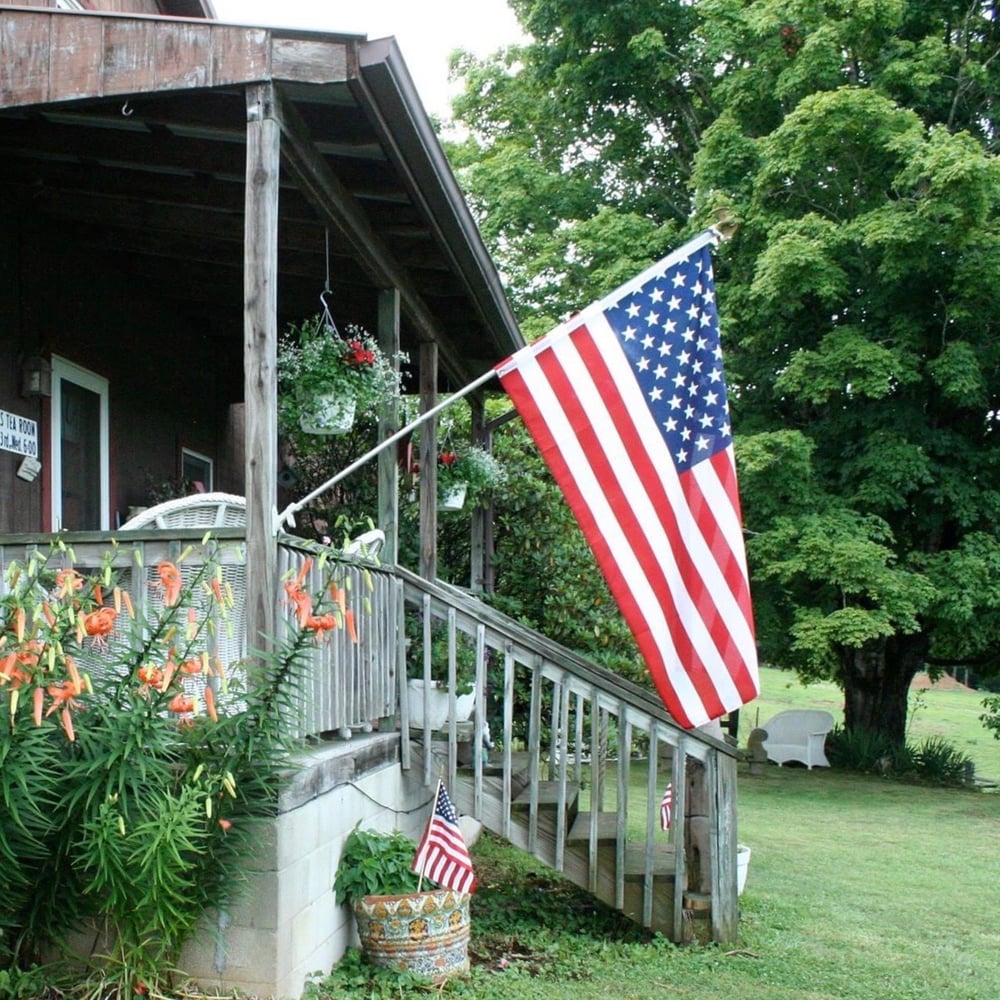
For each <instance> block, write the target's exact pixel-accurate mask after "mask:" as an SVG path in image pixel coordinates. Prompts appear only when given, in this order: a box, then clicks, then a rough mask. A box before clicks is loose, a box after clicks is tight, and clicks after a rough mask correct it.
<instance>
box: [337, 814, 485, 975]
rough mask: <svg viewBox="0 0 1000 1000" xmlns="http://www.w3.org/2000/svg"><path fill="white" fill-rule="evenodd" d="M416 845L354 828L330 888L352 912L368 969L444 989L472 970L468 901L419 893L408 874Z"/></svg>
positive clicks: (433, 891)
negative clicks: (412, 977)
mask: <svg viewBox="0 0 1000 1000" xmlns="http://www.w3.org/2000/svg"><path fill="white" fill-rule="evenodd" d="M416 852H417V845H416V843H415V842H414V841H413V840H412V839H411V838H409V837H407V836H406V835H405V834H403V833H400V832H399V831H398V830H397V831H393V832H392V833H379V832H376V831H374V830H362V829H360V828H359V827H355V828H354V829H353V830H352V831H351V833H350V834H349V835H348V837H347V840H345V841H344V847H343V850H342V851H341V854H340V862H339V863H338V865H337V871H336V874H335V877H334V882H333V891H334V897H335V899H336V901H337V902H338V903H347V904H349V905H350V906H351V908H352V909H353V911H354V917H355V920H356V921H357V925H358V938H359V940H360V942H361V950H362V952H364V954H365V955H366V956H367V958H368V960H369V961H370V962H372V964H373V965H379V966H384V967H387V968H394V969H399V970H405V971H409V972H412V973H415V974H416V975H419V976H423V977H425V978H427V979H430V980H432V981H433V982H435V983H441V982H443V981H444V980H445V979H447V978H448V977H449V976H453V975H455V974H456V973H460V972H467V971H468V969H469V926H470V924H469V894H468V893H464V892H456V891H454V890H453V889H437V888H433V887H430V886H427V887H426V888H424V886H423V885H422V883H421V880H420V878H419V876H418V875H417V874H416V873H415V872H414V871H413V870H412V865H413V861H414V858H415V856H416Z"/></svg>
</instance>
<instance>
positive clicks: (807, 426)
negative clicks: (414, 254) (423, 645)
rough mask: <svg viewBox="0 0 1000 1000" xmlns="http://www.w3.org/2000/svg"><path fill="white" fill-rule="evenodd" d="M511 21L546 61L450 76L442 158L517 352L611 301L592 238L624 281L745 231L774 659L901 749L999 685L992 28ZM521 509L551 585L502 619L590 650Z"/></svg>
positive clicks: (749, 367) (998, 177)
mask: <svg viewBox="0 0 1000 1000" xmlns="http://www.w3.org/2000/svg"><path fill="white" fill-rule="evenodd" d="M513 6H514V9H515V11H516V13H517V14H518V16H519V18H520V19H521V22H522V24H523V26H524V27H525V28H526V30H527V31H528V32H529V33H530V34H531V36H532V39H533V41H532V42H531V43H529V44H528V45H527V46H524V47H522V48H519V49H517V50H516V51H508V52H505V53H502V54H500V55H498V56H497V58H495V59H491V60H485V61H482V62H477V61H475V60H473V59H471V58H469V57H467V56H466V57H462V58H461V59H460V60H459V61H458V63H457V64H456V68H457V70H458V75H459V76H460V77H461V78H463V79H464V80H465V81H466V85H467V86H466V90H465V93H464V94H463V95H462V97H461V98H460V99H459V100H458V101H457V102H456V105H455V108H456V112H457V116H458V119H459V121H460V122H461V123H462V124H463V125H465V126H466V127H467V128H468V130H469V135H468V138H467V140H466V141H465V142H464V143H463V145H462V146H461V148H459V149H456V150H455V158H456V163H457V164H458V167H459V172H460V178H461V179H462V181H463V183H465V184H466V185H467V187H468V189H469V190H470V191H471V193H472V196H473V199H474V202H475V204H476V208H477V213H478V215H479V217H480V218H481V220H482V222H483V228H484V233H485V235H486V238H487V240H488V241H489V242H490V244H491V246H492V247H493V248H495V250H496V253H497V255H498V258H499V259H500V261H501V264H502V267H503V270H504V272H505V273H506V274H508V275H509V276H510V283H511V286H512V293H513V297H514V301H515V304H516V306H517V308H518V310H519V313H520V318H521V319H522V322H523V325H524V328H525V329H526V330H529V331H531V332H532V333H533V332H535V331H536V330H537V331H538V332H542V330H543V329H544V328H545V327H546V325H551V324H552V322H553V321H554V320H558V319H561V318H563V317H564V316H566V315H569V314H571V313H572V312H573V311H575V310H577V309H580V308H581V307H583V306H584V305H585V304H587V303H589V302H591V301H593V300H595V299H597V298H598V297H599V296H600V295H601V294H602V293H604V292H606V291H608V290H609V289H610V288H611V287H613V283H612V277H613V275H612V268H610V267H605V266H603V260H602V259H601V258H600V257H599V255H598V254H597V252H596V250H595V246H596V240H590V239H582V238H581V234H583V233H585V232H586V230H587V228H588V227H590V226H592V227H593V230H592V231H593V235H594V236H595V237H596V236H598V234H600V236H601V237H604V238H605V239H606V242H607V246H608V247H609V248H610V249H611V253H612V255H614V256H616V257H617V258H618V259H620V261H621V263H622V265H623V266H624V267H627V268H629V269H630V271H631V273H637V272H638V271H639V270H640V269H641V267H642V266H643V265H644V264H646V263H648V262H650V261H651V260H653V259H655V258H656V257H657V256H660V255H661V254H662V253H663V252H664V251H665V250H666V249H668V248H671V247H672V246H675V245H676V244H677V243H679V242H680V240H681V238H682V237H683V235H684V234H685V233H687V232H689V231H690V229H692V228H694V227H695V226H697V225H699V224H702V225H703V224H704V223H706V222H710V221H714V219H715V217H716V213H717V212H718V211H719V210H724V211H725V212H726V213H728V215H729V216H730V218H732V219H733V220H735V221H736V222H737V223H738V225H739V228H738V230H737V232H736V234H735V236H734V237H733V238H732V239H731V240H730V241H729V242H728V243H726V244H724V245H723V246H721V247H720V248H719V250H718V252H717V255H716V276H717V283H718V295H719V302H720V312H721V316H722V322H723V345H724V348H725V351H726V368H727V381H728V383H729V389H730V392H729V398H730V402H731V405H732V409H733V426H734V429H735V433H736V435H737V437H736V451H737V460H738V467H739V472H740V481H741V492H742V500H743V511H744V515H745V519H746V524H747V528H748V531H749V538H750V550H751V551H750V553H749V558H750V567H751V588H752V592H753V597H754V605H755V615H756V619H757V638H758V642H759V645H760V648H761V652H762V654H763V656H764V658H765V659H766V660H768V661H771V662H776V663H780V664H782V665H786V666H795V667H796V668H798V669H800V670H802V671H803V672H804V673H805V674H806V675H807V676H811V677H820V676H826V677H830V678H835V679H836V680H837V681H838V682H839V683H840V684H841V685H842V686H843V687H844V688H845V690H846V692H847V694H848V700H847V703H848V717H847V719H846V724H847V727H848V728H849V729H850V728H854V727H855V726H857V727H858V728H861V729H864V728H875V729H880V730H883V731H885V732H886V733H888V734H889V736H890V738H891V739H892V740H893V741H894V742H895V743H896V744H898V745H902V743H903V742H904V736H905V732H904V730H905V698H902V697H901V696H900V693H901V692H905V690H906V687H907V684H908V681H909V679H910V678H911V677H912V676H913V674H914V673H915V672H917V671H918V670H920V669H922V667H923V666H924V665H925V664H927V663H931V664H933V665H934V666H939V667H943V666H947V665H953V666H958V665H964V666H969V667H972V668H974V669H975V670H976V672H977V674H978V675H980V676H981V677H984V678H985V677H987V676H989V675H991V674H994V675H995V674H997V673H998V672H1000V657H998V655H997V650H998V649H1000V617H998V613H997V600H998V598H997V595H998V594H1000V563H998V562H997V561H996V559H995V550H996V548H997V543H998V536H997V528H996V525H997V524H998V523H1000V458H998V451H997V448H996V442H995V437H996V434H997V431H998V416H997V415H998V413H1000V395H998V393H1000V383H998V381H997V378H996V372H997V371H998V368H1000V342H998V340H997V338H996V337H995V335H994V332H993V331H994V330H995V328H996V327H997V325H998V324H1000V305H998V303H997V300H996V296H995V295H992V294H991V289H992V288H993V287H995V286H996V284H997V283H998V282H1000V238H998V237H997V235H996V232H997V225H996V215H997V208H998V205H1000V161H998V160H997V158H996V156H995V143H996V136H997V134H998V123H997V121H996V114H995V109H996V106H997V98H998V96H1000V59H998V58H997V57H998V55H1000V27H998V21H997V18H996V16H995V11H994V9H993V6H992V5H990V4H984V3H964V2H962V0H934V2H932V3H931V2H925V0H891V2H874V0H872V2H864V3H851V4H847V3H828V4H816V3H813V2H811V0H794V2H788V0H758V2H755V3H752V4H748V3H745V2H744V0H699V2H697V3H687V2H683V0H667V2H662V0H657V2H653V0H648V2H647V0H643V2H639V3H635V2H631V3H625V2H615V3H603V2H598V0H574V2H572V3H571V2H569V0H518V2H516V3H515V4H514V5H513ZM636 217H638V218H639V219H641V220H642V223H641V225H637V224H636V223H635V219H636ZM643 232H645V233H646V237H645V238H643V235H642V234H643ZM622 236H627V237H628V240H629V241H630V243H629V245H624V241H622V239H621V237H622ZM665 244H666V245H665ZM595 263H597V264H599V265H600V266H597V267H596V268H595V267H594V266H593V265H594V264H595ZM616 276H617V275H616ZM530 475H531V473H529V476H530ZM529 481H530V479H529ZM511 492H512V493H515V490H512V491H511ZM536 493H537V490H536ZM511 500H512V503H511V508H512V509H511V514H512V518H513V517H523V518H524V519H525V521H526V522H530V523H531V524H532V525H533V526H534V527H535V528H536V529H538V530H540V531H541V532H542V535H543V537H542V540H541V544H542V546H543V547H544V548H543V550H542V551H547V549H548V547H549V546H550V545H551V551H552V556H553V558H552V561H553V563H554V564H555V565H554V566H545V565H541V563H542V562H543V561H544V557H543V556H541V555H537V556H536V554H535V553H533V552H532V550H531V547H530V546H525V545H521V546H520V548H518V549H517V550H516V551H513V552H511V553H509V555H510V560H511V563H510V568H509V570H505V571H504V572H505V573H506V574H507V579H506V582H507V583H509V584H512V585H513V588H512V590H511V591H510V592H509V593H510V594H511V595H514V594H516V595H517V596H516V598H514V597H511V598H510V600H511V605H512V608H513V609H514V612H515V613H516V614H518V615H519V616H520V617H523V618H525V619H527V620H534V621H535V623H536V624H538V625H539V626H540V627H542V628H547V627H548V624H549V622H550V621H551V623H552V624H553V625H555V627H556V628H558V629H561V637H562V638H563V641H567V644H568V645H570V646H573V647H574V648H580V649H583V648H587V649H589V650H590V651H593V650H594V647H595V645H599V643H595V642H594V636H595V635H596V633H595V631H594V628H595V627H597V628H600V629H601V631H603V630H604V629H603V626H604V623H600V624H598V623H597V622H596V618H597V617H598V616H599V614H600V612H599V611H598V615H593V614H592V613H591V612H592V611H593V610H594V608H595V605H594V604H591V603H589V601H588V598H592V599H593V600H594V601H600V600H601V598H600V597H599V596H598V592H599V588H598V587H594V588H593V590H592V591H591V590H590V588H589V581H587V583H586V584H584V583H582V576H583V574H584V573H585V572H586V570H585V569H584V564H585V561H586V560H585V559H584V558H583V557H580V556H578V555H575V554H573V553H571V552H570V551H569V550H570V548H571V547H572V546H573V545H576V546H577V547H579V546H580V541H579V537H578V536H576V535H575V534H573V529H571V528H566V530H563V529H564V524H563V522H562V520H561V518H562V514H561V513H559V501H557V500H554V499H547V498H545V497H544V496H539V501H538V503H539V506H537V507H536V506H534V502H533V501H532V500H530V499H529V496H528V493H527V491H525V492H524V493H523V494H521V493H519V492H518V493H515V495H514V496H513V497H511ZM542 510H544V511H545V513H544V514H542V513H540V511H542ZM501 516H502V515H501ZM549 524H552V525H553V536H555V535H556V534H557V533H558V534H559V537H551V538H549V537H545V529H546V527H547V526H548V525H549ZM505 528H506V524H505ZM514 533H515V534H516V529H515V530H514ZM567 542H568V544H567ZM501 544H502V543H501ZM506 555H507V553H505V556H506ZM576 559H579V563H578V564H576V565H578V566H579V570H580V572H579V573H576V572H574V560H576ZM501 565H502V564H501ZM552 570H554V571H555V572H554V574H553V576H552V579H553V580H554V584H555V585H554V586H553V588H552V592H548V593H542V592H541V591H542V589H543V588H542V587H541V585H540V584H535V585H533V584H532V579H531V577H532V574H534V576H535V578H536V579H537V580H539V581H541V580H545V581H548V579H549V576H547V573H549V572H551V571H552ZM501 592H502V593H506V592H504V591H501ZM564 597H565V603H564V604H563V598H564ZM504 599H508V598H506V597H505V598H504ZM560 604H562V605H563V606H562V607H561V608H558V605H560ZM550 610H551V611H552V612H553V613H552V614H551V615H550V613H549V612H550ZM560 611H561V613H559V612H560ZM609 618H610V616H609V615H606V616H605V619H606V620H607V619H609ZM604 635H605V636H608V637H609V638H610V640H611V641H610V642H609V644H608V646H607V647H606V652H607V654H608V656H609V658H610V659H611V660H612V661H614V662H616V663H617V662H618V661H620V660H621V659H622V658H623V657H622V655H621V654H622V651H624V650H625V649H626V648H627V640H625V641H623V643H622V644H621V645H619V643H618V638H619V637H618V636H617V635H615V633H614V630H613V629H612V630H611V631H610V632H604Z"/></svg>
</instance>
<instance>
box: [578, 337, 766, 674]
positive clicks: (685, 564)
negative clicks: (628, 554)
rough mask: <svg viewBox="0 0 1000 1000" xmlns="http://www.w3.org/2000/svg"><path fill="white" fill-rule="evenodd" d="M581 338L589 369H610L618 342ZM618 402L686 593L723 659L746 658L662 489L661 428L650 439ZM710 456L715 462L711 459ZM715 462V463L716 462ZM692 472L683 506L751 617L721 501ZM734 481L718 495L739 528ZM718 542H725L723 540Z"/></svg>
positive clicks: (619, 418)
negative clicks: (708, 495) (710, 501)
mask: <svg viewBox="0 0 1000 1000" xmlns="http://www.w3.org/2000/svg"><path fill="white" fill-rule="evenodd" d="M580 343H581V354H582V357H583V359H584V362H585V364H586V365H587V368H588V370H591V371H592V370H594V368H595V367H596V366H600V367H601V368H602V369H604V370H605V371H606V370H607V369H606V366H605V360H604V359H605V357H606V356H607V352H609V351H610V350H614V349H616V348H617V344H616V343H611V344H610V345H609V344H608V343H607V338H602V339H601V343H600V344H598V343H597V341H596V340H595V339H594V338H590V339H588V340H585V341H581V342H580ZM608 378H609V379H612V381H611V382H610V383H606V384H614V385H617V383H616V382H614V381H613V377H612V376H611V375H610V372H609V373H608ZM602 382H605V380H604V379H602ZM614 403H615V405H616V406H618V405H620V406H621V407H622V412H616V413H613V414H612V416H613V417H614V419H615V424H616V429H617V430H618V431H619V433H620V434H621V435H622V438H623V440H624V444H625V447H626V453H627V454H628V455H629V456H630V457H631V458H632V461H633V464H634V465H635V466H636V469H637V471H638V472H639V474H640V477H641V479H642V483H643V487H644V489H645V490H646V492H647V494H648V495H649V497H650V500H651V502H652V504H653V507H654V508H655V509H656V511H657V512H658V513H659V515H660V519H661V523H662V525H663V527H664V528H665V530H666V532H667V534H668V536H669V539H670V543H671V548H672V551H673V553H674V556H675V558H676V560H677V566H678V570H679V572H680V574H681V576H682V578H683V579H684V581H685V584H686V590H687V595H688V597H689V599H690V600H691V601H692V603H693V605H694V606H695V607H697V608H698V611H699V613H700V615H701V618H702V620H703V621H704V622H705V624H706V627H707V628H708V630H709V632H710V634H711V636H712V639H713V641H714V643H715V646H716V648H717V649H719V650H720V651H723V653H724V655H723V659H724V661H725V662H726V663H727V664H729V663H731V662H735V661H733V660H731V657H732V656H736V657H737V658H738V659H739V660H742V658H743V657H742V655H741V654H740V653H739V652H738V651H737V650H736V647H735V646H734V644H733V635H732V630H731V629H730V627H729V626H728V625H727V623H726V621H725V620H724V618H723V616H722V614H721V606H720V596H721V595H720V592H719V591H718V590H717V589H714V588H710V587H709V586H708V584H707V582H706V581H705V580H704V579H703V578H702V572H703V571H702V569H700V568H699V566H698V565H697V563H696V560H695V558H694V557H693V555H692V552H691V548H690V545H689V542H690V539H689V537H688V536H687V535H686V532H685V530H684V528H683V527H682V525H681V523H680V522H679V519H678V511H677V509H676V506H675V504H674V503H671V499H670V497H669V496H668V495H667V493H666V492H665V490H664V489H663V486H662V480H661V474H660V470H661V469H662V464H663V461H662V456H657V458H656V459H654V458H653V457H652V454H651V453H650V450H649V448H648V447H647V446H648V445H651V447H652V448H655V449H657V450H660V448H661V446H662V442H661V440H660V438H659V437H658V431H656V432H655V433H656V434H657V437H655V438H652V439H651V436H650V435H649V434H648V433H646V434H644V433H642V432H641V431H640V429H639V428H638V427H637V426H636V424H635V423H634V422H633V421H632V420H630V419H629V417H628V412H627V408H626V407H627V404H626V403H625V401H624V400H622V397H621V396H620V395H619V394H618V393H617V392H616V394H615V396H614ZM585 418H586V416H585V414H582V415H581V419H585ZM730 454H731V453H730V450H729V449H727V450H726V451H723V452H720V453H719V455H717V456H715V459H716V460H722V456H729V455H730ZM709 461H710V462H712V460H709ZM728 461H729V465H730V468H732V460H731V458H729V459H728ZM619 465H620V460H619V462H616V463H614V467H618V466H619ZM714 467H715V464H714V463H713V468H714ZM696 468H697V467H696ZM694 475H695V473H694V472H692V473H686V474H684V475H682V476H680V477H678V480H679V485H680V489H681V491H682V493H683V495H684V497H685V502H686V506H687V510H686V511H684V510H682V511H681V513H689V514H690V515H691V518H692V519H693V521H694V523H695V524H696V525H697V526H698V528H699V531H700V533H701V536H702V538H703V539H704V542H705V546H706V551H707V552H709V553H711V554H712V555H713V556H714V558H715V560H716V563H717V564H718V565H719V568H720V571H721V573H722V577H723V580H724V581H725V585H726V588H727V590H728V591H729V592H730V593H731V594H733V595H734V597H736V599H737V603H738V604H739V605H740V606H741V610H742V616H743V617H744V618H745V619H747V620H750V621H752V618H751V616H750V615H748V614H747V613H746V608H747V607H749V587H748V585H747V582H746V578H745V575H744V573H743V572H741V571H740V568H739V566H738V565H734V564H731V560H730V558H729V557H731V555H732V549H731V547H730V544H729V542H728V540H727V539H726V537H725V535H724V533H723V531H722V522H721V518H720V516H719V514H720V513H721V512H719V511H718V505H717V507H716V514H715V515H713V513H712V511H711V510H710V509H709V507H708V505H707V504H705V503H704V498H703V495H702V493H701V490H700V489H699V488H698V484H697V483H696V482H695V481H694V478H693V477H694ZM732 485H733V487H734V490H733V491H730V490H728V489H726V490H725V492H724V493H723V494H721V495H720V496H719V497H718V500H719V505H721V504H723V503H726V504H728V505H729V506H730V508H731V509H732V517H731V520H732V524H733V529H734V530H735V531H736V532H737V533H738V532H739V530H740V527H739V525H740V518H739V512H738V508H739V504H738V499H737V497H736V494H735V479H733V480H732ZM692 498H696V499H697V500H698V502H699V507H700V510H695V509H694V507H693V505H692V503H691V500H692ZM734 501H735V502H734ZM699 514H700V515H701V516H699ZM688 523H690V522H689V521H688V519H687V518H685V524H688ZM720 542H721V545H720V544H719V543H720ZM733 570H735V573H734V572H732V571H733ZM740 594H742V595H745V596H746V603H745V605H744V602H743V601H741V600H740V598H739V595H740ZM680 613H681V617H682V619H683V618H684V617H685V616H684V614H683V610H682V609H681V612H680ZM749 632H750V634H752V624H751V625H750V626H749Z"/></svg>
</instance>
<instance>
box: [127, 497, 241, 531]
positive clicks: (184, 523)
mask: <svg viewBox="0 0 1000 1000" xmlns="http://www.w3.org/2000/svg"><path fill="white" fill-rule="evenodd" d="M246 523H247V502H246V498H245V497H238V496H235V495H234V494H232V493H192V494H191V495H190V496H186V497H178V498H177V499H176V500H166V501H164V502H163V503H158V504H156V506H155V507H147V508H146V510H144V511H142V512H141V513H140V514H136V516H135V517H133V518H130V519H129V520H127V521H126V522H125V523H124V524H123V525H122V527H121V530H122V531H134V530H136V529H137V528H229V527H233V528H236V527H243V526H244V525H246Z"/></svg>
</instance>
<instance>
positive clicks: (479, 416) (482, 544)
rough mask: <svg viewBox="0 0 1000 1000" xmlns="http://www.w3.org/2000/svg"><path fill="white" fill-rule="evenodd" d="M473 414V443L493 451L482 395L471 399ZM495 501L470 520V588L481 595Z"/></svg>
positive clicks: (478, 507) (474, 512) (479, 506)
mask: <svg viewBox="0 0 1000 1000" xmlns="http://www.w3.org/2000/svg"><path fill="white" fill-rule="evenodd" d="M469 408H470V410H471V414H472V443H473V444H474V445H477V446H478V447H480V448H484V449H485V450H486V451H492V450H493V447H492V441H491V440H490V438H491V435H490V434H489V433H488V431H487V428H486V403H485V400H484V399H483V396H482V395H481V394H480V393H476V394H475V395H474V396H470V397H469ZM492 508H493V499H492V497H491V498H490V502H489V507H483V506H482V504H476V506H475V507H474V508H473V510H472V516H471V518H470V520H471V522H472V526H471V529H470V534H471V539H470V542H471V544H470V549H471V552H470V556H469V587H470V588H471V590H472V592H473V593H476V594H481V593H482V592H483V589H484V586H485V583H486V524H487V521H492V520H493V516H492V515H493V510H492Z"/></svg>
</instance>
